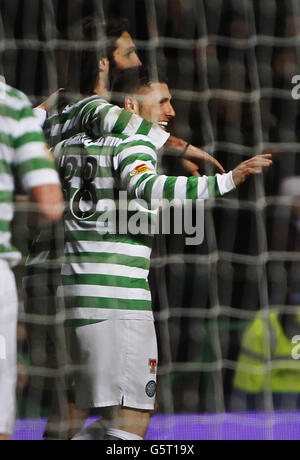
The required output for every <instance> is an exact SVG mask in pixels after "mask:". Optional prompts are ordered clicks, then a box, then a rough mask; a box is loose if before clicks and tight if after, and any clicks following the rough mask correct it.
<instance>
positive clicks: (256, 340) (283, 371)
mask: <svg viewBox="0 0 300 460" xmlns="http://www.w3.org/2000/svg"><path fill="white" fill-rule="evenodd" d="M299 335H300V323H299ZM295 346H296V345H295V344H294V343H292V340H291V338H288V337H286V335H285V334H284V330H283V328H282V326H281V324H280V321H279V313H278V312H274V311H273V312H270V314H269V315H268V317H266V316H265V314H264V312H260V313H258V314H257V317H256V319H255V320H254V321H253V323H252V324H251V325H250V326H249V327H248V329H247V330H246V331H245V333H244V336H243V340H242V348H241V352H240V356H239V360H238V366H237V370H236V373H235V376H234V382H233V384H234V388H235V389H238V390H242V391H244V392H247V393H252V394H254V393H261V392H264V391H271V392H273V393H300V360H296V359H294V358H293V357H292V352H293V349H294V348H295Z"/></svg>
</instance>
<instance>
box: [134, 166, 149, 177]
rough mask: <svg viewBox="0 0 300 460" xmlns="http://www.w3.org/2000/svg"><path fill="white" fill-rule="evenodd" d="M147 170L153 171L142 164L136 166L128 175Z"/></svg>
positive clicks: (136, 174)
mask: <svg viewBox="0 0 300 460" xmlns="http://www.w3.org/2000/svg"><path fill="white" fill-rule="evenodd" d="M147 171H150V172H153V171H152V169H150V168H148V166H147V165H146V164H142V165H140V166H137V167H136V168H135V169H134V170H133V171H131V173H130V175H131V177H133V176H138V175H139V174H143V173H145V172H147Z"/></svg>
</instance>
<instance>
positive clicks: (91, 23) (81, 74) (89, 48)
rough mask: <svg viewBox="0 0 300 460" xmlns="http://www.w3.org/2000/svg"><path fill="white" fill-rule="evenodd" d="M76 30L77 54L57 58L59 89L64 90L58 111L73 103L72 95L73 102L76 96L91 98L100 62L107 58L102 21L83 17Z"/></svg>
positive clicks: (96, 81) (74, 52) (75, 52)
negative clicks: (77, 40)
mask: <svg viewBox="0 0 300 460" xmlns="http://www.w3.org/2000/svg"><path fill="white" fill-rule="evenodd" d="M77 27H78V31H80V32H78V38H79V41H80V42H81V43H80V44H79V46H78V50H74V51H73V50H71V51H66V52H62V53H61V54H60V56H59V58H60V61H59V62H58V68H59V70H60V76H61V79H60V80H59V86H61V87H64V88H65V89H66V93H61V95H60V97H59V101H58V109H59V110H60V109H62V108H64V107H65V106H66V105H67V104H69V103H72V102H74V101H73V100H72V94H73V95H74V96H75V97H74V100H76V99H78V95H83V96H90V95H93V94H94V90H95V88H96V87H97V84H98V80H99V61H100V59H101V58H103V57H105V56H106V55H107V48H106V44H107V40H106V35H105V25H104V24H103V23H102V22H101V21H99V20H97V19H95V18H93V17H86V18H84V19H83V20H82V21H81V22H80V24H79V25H78V26H77ZM85 44H86V46H85Z"/></svg>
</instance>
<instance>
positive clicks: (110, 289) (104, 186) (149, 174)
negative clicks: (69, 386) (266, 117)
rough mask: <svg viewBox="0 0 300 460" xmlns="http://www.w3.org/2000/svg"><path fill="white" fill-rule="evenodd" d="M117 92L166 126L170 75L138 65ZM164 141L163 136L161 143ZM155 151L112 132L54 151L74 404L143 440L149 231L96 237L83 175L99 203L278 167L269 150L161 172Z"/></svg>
mask: <svg viewBox="0 0 300 460" xmlns="http://www.w3.org/2000/svg"><path fill="white" fill-rule="evenodd" d="M115 90H116V91H117V92H119V93H123V94H125V97H124V100H123V103H124V107H125V108H126V109H127V110H129V111H131V112H132V113H135V114H139V115H141V116H143V117H145V119H146V120H148V121H149V122H160V123H161V124H162V125H163V126H164V131H167V129H168V123H169V121H170V120H171V119H172V118H173V117H174V116H175V112H174V109H173V107H172V104H171V95H170V92H169V89H168V85H167V83H166V80H165V79H163V78H162V77H161V76H156V77H153V76H151V75H150V73H149V72H148V71H147V69H144V68H141V67H138V68H133V69H130V70H126V71H123V72H122V73H121V74H120V76H119V78H118V79H117V81H116V83H115ZM167 138H168V135H167V134H166V133H163V132H162V135H161V141H160V144H161V146H162V145H163V144H164V143H165V141H166V139H167ZM156 144H158V146H159V143H158V142H157V139H156ZM156 147H157V146H156V145H155V143H154V142H153V141H152V137H151V133H148V135H147V136H145V135H144V134H137V135H135V136H124V135H117V134H108V135H106V136H104V137H101V138H100V139H98V140H94V141H93V140H92V139H91V138H89V137H87V136H86V137H85V136H82V135H77V136H74V137H73V138H71V139H69V140H66V141H63V142H62V143H60V144H58V146H57V147H56V149H55V151H54V155H55V157H56V159H57V161H58V163H59V164H60V165H61V167H62V175H63V177H62V179H63V181H64V182H65V183H66V185H67V189H68V202H69V207H68V210H67V213H66V216H65V238H66V242H65V255H66V262H65V264H64V265H63V268H62V277H63V287H62V288H61V289H60V291H59V292H60V295H61V297H62V298H63V299H64V302H65V305H66V308H67V310H66V317H67V320H68V322H69V324H70V326H71V331H72V332H71V344H72V346H71V349H72V352H73V355H74V361H75V363H76V364H80V365H83V368H82V370H80V371H79V372H77V373H76V375H75V376H74V379H75V393H76V403H77V405H78V406H79V407H80V408H82V409H84V408H85V409H89V408H93V407H97V408H101V409H105V417H106V418H107V419H108V420H109V421H110V427H109V429H108V430H107V433H106V439H123V440H134V439H143V438H144V436H145V433H146V431H147V427H148V424H149V419H150V413H151V411H152V410H153V408H154V402H155V394H156V370H157V363H158V358H157V345H156V336H155V330H154V325H153V314H152V308H151V295H150V289H149V285H148V271H149V266H150V255H151V247H152V236H151V235H131V234H127V235H120V234H116V235H115V234H110V233H106V234H100V233H99V232H98V231H97V221H98V218H99V216H100V214H101V211H100V210H99V209H100V208H99V206H97V207H96V209H95V208H94V207H93V205H92V199H91V198H92V195H91V193H86V192H87V191H88V188H87V184H86V181H87V178H88V180H89V181H90V184H92V185H93V187H94V193H95V197H96V199H97V200H98V205H99V203H100V202H101V200H104V199H107V198H111V199H113V198H114V197H115V196H116V192H117V191H119V190H123V191H127V192H128V193H129V196H130V197H132V198H142V199H144V200H145V201H147V202H149V203H150V202H151V200H152V199H162V198H165V199H168V200H170V201H171V200H173V199H174V198H179V199H185V198H190V199H193V200H196V199H198V198H200V199H208V198H209V197H211V196H219V195H224V194H225V193H227V192H229V191H231V190H233V189H235V187H236V186H237V185H239V184H240V183H241V182H243V181H244V180H245V179H246V177H247V176H248V175H250V174H256V173H261V171H262V168H263V167H268V166H270V164H271V163H272V161H271V158H270V155H261V156H257V157H254V158H252V159H251V160H248V161H245V162H243V163H241V164H240V165H239V166H238V167H237V168H236V169H235V170H233V171H231V172H229V173H227V174H224V175H219V174H218V175H216V176H214V177H206V176H203V177H201V178H198V177H190V178H186V177H167V176H162V175H158V174H157V169H156V166H157V148H156ZM94 164H97V168H94ZM88 165H89V166H88ZM87 168H89V170H90V173H89V175H88V174H87V173H86V171H87ZM82 187H83V188H82ZM83 189H84V191H85V193H81V192H80V190H83ZM89 190H91V188H90V187H89ZM78 193H81V194H80V197H81V199H80V204H78V200H75V197H76V196H77V197H78ZM74 205H75V207H74ZM78 211H79V212H81V213H82V214H80V213H79V212H78ZM86 213H90V215H88V214H86ZM75 439H90V434H89V432H87V431H83V432H81V433H79V434H78V435H77V436H75Z"/></svg>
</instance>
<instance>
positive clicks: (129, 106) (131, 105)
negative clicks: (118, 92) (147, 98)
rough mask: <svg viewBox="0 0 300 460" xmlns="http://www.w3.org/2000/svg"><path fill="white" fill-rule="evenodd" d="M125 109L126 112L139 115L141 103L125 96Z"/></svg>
mask: <svg viewBox="0 0 300 460" xmlns="http://www.w3.org/2000/svg"><path fill="white" fill-rule="evenodd" d="M124 107H125V109H126V110H129V112H132V113H136V114H138V113H139V103H138V101H137V100H136V99H135V98H134V97H132V96H125V100H124Z"/></svg>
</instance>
